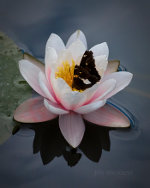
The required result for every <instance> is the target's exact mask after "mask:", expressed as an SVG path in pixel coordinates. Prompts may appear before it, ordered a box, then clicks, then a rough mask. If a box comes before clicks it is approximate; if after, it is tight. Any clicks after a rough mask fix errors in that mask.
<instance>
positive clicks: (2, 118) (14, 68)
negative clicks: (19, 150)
mask: <svg viewBox="0 0 150 188" xmlns="http://www.w3.org/2000/svg"><path fill="white" fill-rule="evenodd" d="M22 58H23V54H22V52H21V51H20V50H19V48H18V47H17V46H16V44H15V43H14V42H13V41H12V40H11V39H9V38H8V37H7V36H6V35H5V34H4V33H2V32H0V122H1V123H0V144H1V143H3V142H4V141H6V140H7V139H8V138H9V137H10V136H11V134H12V130H13V128H14V126H15V125H16V124H17V122H15V121H14V120H13V112H14V110H15V109H16V107H17V106H18V105H19V104H20V103H22V102H23V101H24V100H26V99H27V98H29V97H31V95H32V89H31V88H30V87H29V85H28V84H27V83H26V81H25V80H24V79H23V78H22V76H21V75H20V72H19V69H18V61H19V60H20V59H22Z"/></svg>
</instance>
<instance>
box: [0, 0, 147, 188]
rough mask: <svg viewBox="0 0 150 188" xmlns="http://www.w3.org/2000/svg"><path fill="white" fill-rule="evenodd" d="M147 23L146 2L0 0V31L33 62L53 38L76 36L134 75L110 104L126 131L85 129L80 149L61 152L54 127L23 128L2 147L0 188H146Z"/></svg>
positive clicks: (64, 148)
mask: <svg viewBox="0 0 150 188" xmlns="http://www.w3.org/2000/svg"><path fill="white" fill-rule="evenodd" d="M149 19H150V3H149V1H148V0H147V1H146V0H140V1H134V0H127V1H119V0H118V1H117V0H116V1H115V0H114V1H107V0H106V1H101V0H100V1H98V0H97V1H96V0H93V1H89V0H87V1H78V0H77V1H72V0H70V1H66V0H64V1H58V0H56V1H52V0H43V1H40V0H30V1H29V0H27V1H20V0H13V1H11V0H1V1H0V30H1V31H4V32H6V33H7V34H8V36H9V37H11V38H12V39H14V40H15V42H16V43H17V44H18V46H19V47H20V48H23V49H24V50H25V51H28V52H30V53H32V54H33V55H34V56H36V57H39V58H43V56H44V47H45V42H46V40H47V38H48V36H49V35H50V33H51V32H55V33H57V34H59V35H60V36H61V37H62V38H63V39H64V40H65V41H67V38H68V37H69V35H70V34H71V33H72V32H74V30H76V29H81V30H83V31H84V33H85V34H86V36H87V40H88V46H89V47H91V46H93V45H94V44H97V43H100V42H103V41H107V42H108V45H109V49H110V57H109V58H110V59H120V60H121V64H122V65H123V66H125V67H126V68H127V69H128V70H129V72H132V73H133V74H134V78H133V81H132V83H131V84H130V86H129V87H128V88H126V89H125V90H124V91H122V92H120V93H119V94H117V95H116V96H115V97H113V99H112V101H113V103H115V104H117V105H118V106H123V107H124V108H126V109H128V110H129V111H130V112H131V114H132V115H133V117H134V120H135V124H134V126H133V127H132V128H131V129H127V130H124V131H123V130H110V129H108V128H102V127H96V126H90V125H88V124H87V125H86V126H87V130H86V133H85V137H84V139H83V142H82V143H81V145H80V147H79V148H78V149H77V150H75V149H71V148H70V147H69V146H67V145H66V142H65V141H64V139H63V138H62V136H61V134H60V132H59V129H58V124H57V120H56V121H52V122H51V126H49V125H48V124H44V125H43V124H40V125H34V126H32V127H31V126H30V125H29V126H22V129H21V130H20V131H19V132H18V133H16V134H15V135H14V136H11V137H10V138H9V139H8V140H7V141H6V142H5V143H3V144H2V145H0V187H2V188H9V187H15V188H17V187H19V188H20V187H21V188H28V187H29V188H34V187H35V188H38V187H40V188H41V187H42V186H43V187H44V188H47V187H54V188H55V187H56V188H57V187H58V188H59V187H65V188H70V187H74V188H76V187H79V188H80V187H88V188H91V187H94V188H99V187H102V188H103V187H117V188H118V187H119V188H120V187H121V188H130V187H132V188H134V187H136V188H141V187H144V188H148V187H150V180H149V169H150V147H149V143H150V108H149V106H150V74H149V70H150V63H149V52H150V48H149V43H150V37H149V33H150V26H149ZM6 102H7V101H6ZM131 117H132V116H131ZM33 153H34V154H33ZM43 163H44V164H45V165H43Z"/></svg>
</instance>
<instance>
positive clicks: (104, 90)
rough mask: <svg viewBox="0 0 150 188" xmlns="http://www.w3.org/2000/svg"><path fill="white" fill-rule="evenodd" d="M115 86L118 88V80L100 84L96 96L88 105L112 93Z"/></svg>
mask: <svg viewBox="0 0 150 188" xmlns="http://www.w3.org/2000/svg"><path fill="white" fill-rule="evenodd" d="M115 86H116V80H114V79H109V80H106V81H104V82H102V83H100V84H99V87H98V89H97V90H96V92H95V94H94V95H93V97H92V98H91V99H90V100H89V101H87V103H86V104H89V103H91V102H92V101H95V100H101V99H102V98H104V97H105V96H106V95H108V93H110V92H111V91H112V90H113V89H114V88H115Z"/></svg>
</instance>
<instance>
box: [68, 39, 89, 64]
mask: <svg viewBox="0 0 150 188" xmlns="http://www.w3.org/2000/svg"><path fill="white" fill-rule="evenodd" d="M68 50H69V51H70V52H71V54H72V56H73V59H74V61H76V60H77V59H78V57H79V56H81V55H83V54H84V52H85V50H86V48H85V46H84V44H83V42H82V41H81V40H79V39H77V40H76V41H75V42H73V43H72V44H71V45H70V46H69V48H68Z"/></svg>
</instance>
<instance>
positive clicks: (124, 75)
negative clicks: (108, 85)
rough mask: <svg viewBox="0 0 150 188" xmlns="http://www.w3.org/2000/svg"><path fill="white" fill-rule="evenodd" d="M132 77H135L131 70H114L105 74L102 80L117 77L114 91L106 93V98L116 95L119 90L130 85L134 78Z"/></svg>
mask: <svg viewBox="0 0 150 188" xmlns="http://www.w3.org/2000/svg"><path fill="white" fill-rule="evenodd" d="M132 77H133V74H131V73H130V72H125V71H121V72H114V73H111V74H108V75H106V76H104V77H103V79H102V81H105V80H108V79H115V80H116V87H115V89H114V90H112V92H110V93H109V94H108V95H106V96H105V97H104V99H107V98H110V97H112V96H113V95H115V94H116V93H118V92H119V91H121V90H122V89H124V88H125V87H126V86H128V85H129V83H130V82H131V80H132Z"/></svg>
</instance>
